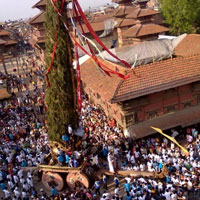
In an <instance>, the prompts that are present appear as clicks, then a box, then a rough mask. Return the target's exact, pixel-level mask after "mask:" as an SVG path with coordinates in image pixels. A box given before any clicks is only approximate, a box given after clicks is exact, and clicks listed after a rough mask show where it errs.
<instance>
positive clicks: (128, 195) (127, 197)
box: [126, 192, 132, 200]
mask: <svg viewBox="0 0 200 200" xmlns="http://www.w3.org/2000/svg"><path fill="white" fill-rule="evenodd" d="M126 200H132V196H131V195H130V193H129V192H128V193H127V195H126Z"/></svg>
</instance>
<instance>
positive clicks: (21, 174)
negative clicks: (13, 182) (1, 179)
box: [17, 169, 23, 178]
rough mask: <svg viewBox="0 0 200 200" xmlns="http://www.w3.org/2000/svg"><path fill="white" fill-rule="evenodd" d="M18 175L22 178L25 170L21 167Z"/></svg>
mask: <svg viewBox="0 0 200 200" xmlns="http://www.w3.org/2000/svg"><path fill="white" fill-rule="evenodd" d="M17 175H18V177H19V178H21V177H22V176H23V170H22V169H20V170H19V171H18V172H17Z"/></svg>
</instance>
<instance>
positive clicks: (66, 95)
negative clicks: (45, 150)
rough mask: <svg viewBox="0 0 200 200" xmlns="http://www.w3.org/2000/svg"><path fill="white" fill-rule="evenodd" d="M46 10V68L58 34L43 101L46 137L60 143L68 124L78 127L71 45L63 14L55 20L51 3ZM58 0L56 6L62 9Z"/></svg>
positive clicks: (55, 16) (64, 13)
mask: <svg viewBox="0 0 200 200" xmlns="http://www.w3.org/2000/svg"><path fill="white" fill-rule="evenodd" d="M47 2H48V3H47V7H46V22H45V28H46V43H45V45H46V52H45V62H46V69H48V67H49V64H50V62H51V55H52V51H53V46H54V43H55V35H56V33H57V38H58V39H57V49H56V52H55V59H54V62H53V66H52V69H51V71H50V73H49V75H48V77H49V82H50V86H49V87H48V85H47V84H46V91H45V101H46V105H47V113H46V116H47V125H48V131H49V132H48V137H49V140H51V141H59V140H60V139H61V136H62V135H63V133H65V131H66V128H67V126H68V125H69V124H71V125H72V126H73V127H74V128H76V127H77V119H78V117H77V116H78V115H77V113H76V85H75V83H76V80H75V75H74V70H73V67H72V57H73V52H72V42H71V39H70V37H69V33H68V32H67V31H66V29H65V27H64V24H63V21H62V20H63V19H67V16H66V12H63V19H61V18H60V17H58V15H57V13H56V12H55V10H54V8H53V6H52V5H51V3H50V1H47ZM61 2H62V1H61V0H58V1H57V2H56V3H55V5H56V7H57V9H58V10H59V8H60V7H61Z"/></svg>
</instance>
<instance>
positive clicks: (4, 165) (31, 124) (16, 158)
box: [0, 69, 200, 200]
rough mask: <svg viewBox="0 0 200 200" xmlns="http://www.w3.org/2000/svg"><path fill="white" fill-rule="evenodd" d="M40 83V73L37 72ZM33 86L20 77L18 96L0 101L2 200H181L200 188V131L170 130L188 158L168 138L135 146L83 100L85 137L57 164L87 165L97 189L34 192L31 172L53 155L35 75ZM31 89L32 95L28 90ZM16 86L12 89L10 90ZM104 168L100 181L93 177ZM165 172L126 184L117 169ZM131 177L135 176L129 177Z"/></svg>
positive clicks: (128, 179) (60, 154) (68, 137)
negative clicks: (47, 156)
mask: <svg viewBox="0 0 200 200" xmlns="http://www.w3.org/2000/svg"><path fill="white" fill-rule="evenodd" d="M35 75H36V76H37V77H38V79H39V80H40V81H42V69H38V72H37V73H35ZM26 78H28V80H29V83H28V84H27V82H25V81H24V79H23V78H22V77H20V78H19V80H20V81H19V82H20V89H19V92H20V93H19V94H20V95H17V96H16V95H15V94H14V93H13V96H12V98H11V99H9V100H4V101H1V102H0V134H1V137H0V142H1V145H0V167H1V170H0V189H1V191H2V193H3V197H2V199H13V200H18V199H23V200H28V199H44V200H45V199H67V200H68V199H69V200H76V199H83V200H84V199H86V200H93V199H100V200H118V199H125V200H154V199H155V200H157V199H158V200H161V199H163V200H164V199H166V200H177V199H187V197H188V195H191V194H192V193H197V192H198V191H199V188H200V181H199V169H200V154H199V152H200V140H199V131H200V129H199V126H198V125H196V126H193V127H188V128H187V129H172V130H171V136H172V137H174V138H175V139H177V140H178V141H182V142H184V141H186V143H185V144H184V145H185V146H186V148H187V150H188V151H189V155H185V153H184V152H182V151H181V149H180V148H179V147H177V146H176V145H175V144H174V143H173V142H171V141H170V140H168V139H167V138H165V137H163V136H161V135H156V136H150V137H147V138H145V139H140V140H137V141H131V139H129V138H125V137H124V135H123V131H122V129H121V128H120V127H119V126H118V125H117V124H116V122H115V120H114V119H109V118H108V117H107V116H106V115H105V113H104V112H103V111H102V109H100V107H98V106H97V105H93V104H91V103H89V101H88V99H87V98H86V97H84V98H83V102H82V110H81V116H80V125H81V126H82V127H83V129H84V136H83V138H82V141H81V143H80V144H79V145H77V147H76V149H74V151H73V152H71V151H70V153H66V152H65V151H62V149H61V150H60V151H58V152H57V164H58V165H61V166H67V167H78V166H80V165H81V164H82V162H83V161H86V162H87V164H88V166H89V167H88V168H87V171H86V172H87V173H88V174H93V175H94V176H93V181H94V184H93V185H92V186H91V188H89V189H86V188H84V187H83V186H81V187H80V186H79V187H75V188H74V189H73V190H70V189H69V188H67V189H64V190H63V191H62V192H58V191H57V190H56V188H55V187H52V190H51V194H47V193H46V192H45V191H44V190H43V189H41V190H38V188H36V180H34V176H33V174H32V172H31V171H30V170H28V169H29V168H27V167H34V166H37V165H38V164H41V163H46V160H45V157H46V155H47V154H48V153H49V152H50V148H49V143H48V138H47V136H48V131H47V127H46V125H45V122H44V120H43V117H41V116H42V115H43V114H44V110H45V108H44V101H43V99H44V88H43V87H44V86H42V88H38V85H37V80H38V79H33V77H32V73H30V74H27V76H26ZM29 85H32V88H33V91H30V87H29ZM12 87H14V86H12ZM73 134H74V130H73V127H71V126H70V125H69V127H68V130H67V131H66V133H65V134H64V135H63V136H62V138H61V139H62V140H63V141H64V143H65V145H66V146H67V145H69V144H70V143H71V139H72V138H73V137H74V136H73ZM101 169H104V170H107V171H109V172H110V174H111V175H110V176H108V175H106V174H103V176H102V177H101V178H96V177H95V173H96V172H98V171H99V170H101ZM164 169H167V173H166V174H163V176H161V177H160V178H155V177H153V176H152V177H146V176H138V177H131V176H128V175H127V177H125V178H124V180H122V177H121V176H120V175H119V174H118V173H117V170H129V171H130V172H131V171H142V172H151V173H152V174H161V173H162V172H163V170H164ZM130 174H131V173H130Z"/></svg>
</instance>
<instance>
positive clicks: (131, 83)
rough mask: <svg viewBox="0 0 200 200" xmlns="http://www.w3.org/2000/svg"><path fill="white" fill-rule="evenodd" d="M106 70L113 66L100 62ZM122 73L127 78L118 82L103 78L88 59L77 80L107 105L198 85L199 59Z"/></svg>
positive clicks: (157, 63)
mask: <svg viewBox="0 0 200 200" xmlns="http://www.w3.org/2000/svg"><path fill="white" fill-rule="evenodd" d="M104 63H105V64H106V66H107V67H109V68H113V69H115V66H117V65H116V64H115V63H111V62H108V61H104ZM118 68H119V69H120V70H121V69H124V70H125V69H126V70H127V73H128V74H130V77H129V78H128V79H127V80H122V79H120V78H119V77H117V76H115V75H114V76H112V77H108V76H104V75H103V74H102V73H101V72H100V71H99V70H98V69H97V68H96V67H95V65H94V63H93V62H92V61H91V59H89V60H88V61H87V62H85V63H84V64H82V65H81V79H82V81H83V82H84V83H86V87H88V88H91V89H92V90H93V91H95V92H96V93H99V95H100V96H101V97H102V98H103V99H104V100H107V101H111V102H113V103H115V102H121V101H125V100H129V99H133V98H137V97H140V96H144V95H147V94H151V93H155V92H160V91H163V90H167V89H170V88H175V87H178V86H182V85H185V84H189V83H192V82H195V81H200V55H195V56H191V57H179V58H174V59H168V60H164V61H160V62H155V63H152V64H147V65H143V66H140V67H136V68H135V69H134V71H135V73H136V75H135V74H134V73H133V71H132V70H130V69H127V68H124V67H118Z"/></svg>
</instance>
